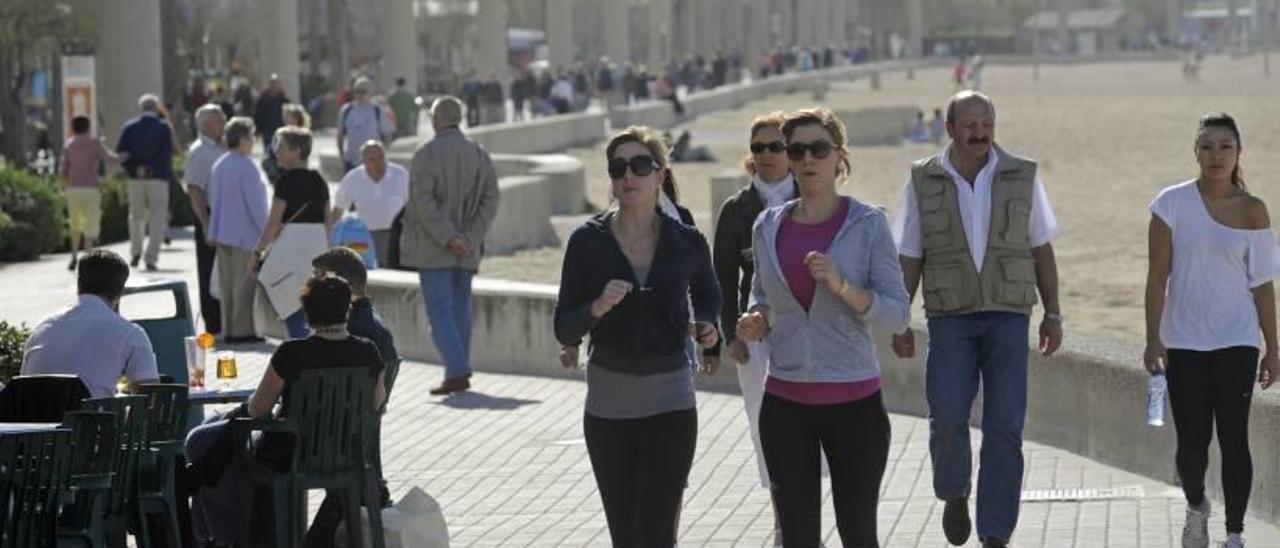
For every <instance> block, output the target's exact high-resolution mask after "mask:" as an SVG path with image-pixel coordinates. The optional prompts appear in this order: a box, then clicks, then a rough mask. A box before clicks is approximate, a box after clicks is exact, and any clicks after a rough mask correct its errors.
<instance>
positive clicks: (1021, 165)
mask: <svg viewBox="0 0 1280 548" xmlns="http://www.w3.org/2000/svg"><path fill="white" fill-rule="evenodd" d="M996 152H997V154H998V155H999V160H998V161H997V162H996V174H995V177H994V178H993V179H992V187H991V225H990V227H989V230H990V235H989V236H988V237H987V253H986V257H985V258H984V260H983V262H982V271H981V272H979V271H978V270H977V268H975V266H974V264H973V255H972V254H971V253H970V252H969V239H968V238H967V237H965V231H964V224H963V223H962V222H961V220H960V203H959V200H958V198H957V195H956V187H955V182H953V181H952V179H951V175H950V174H949V173H947V170H946V169H945V168H943V167H942V161H941V160H940V159H939V157H937V156H934V157H932V158H926V159H924V160H920V161H917V162H915V163H913V164H912V165H911V185H912V187H913V189H914V190H915V193H916V204H917V206H918V207H919V208H920V233H921V236H922V240H923V244H924V270H923V274H924V285H923V292H922V293H923V296H924V309H925V313H926V316H928V317H930V318H932V317H936V316H951V315H956V314H968V313H972V312H986V311H1002V312H1018V313H1022V314H1030V313H1031V307H1032V306H1033V305H1035V304H1036V273H1035V259H1034V258H1033V257H1032V255H1031V245H1030V243H1029V242H1028V240H1027V238H1028V235H1027V224H1028V221H1029V220H1030V217H1031V200H1032V192H1033V190H1034V185H1035V179H1036V164H1035V162H1032V161H1030V160H1025V159H1023V158H1018V157H1016V156H1013V155H1010V154H1009V153H1007V152H1004V151H1003V150H999V149H996Z"/></svg>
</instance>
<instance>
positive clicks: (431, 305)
mask: <svg viewBox="0 0 1280 548" xmlns="http://www.w3.org/2000/svg"><path fill="white" fill-rule="evenodd" d="M475 274H476V273H475V271H472V270H467V269H464V268H428V269H425V270H420V271H418V281H419V283H420V284H421V285H422V298H423V300H424V301H426V305H427V320H428V321H430V322H431V340H432V341H434V342H435V343H436V350H437V351H439V352H440V359H442V360H444V378H446V379H456V378H459V377H466V376H468V375H470V374H471V316H472V309H471V278H472V277H473V276H475Z"/></svg>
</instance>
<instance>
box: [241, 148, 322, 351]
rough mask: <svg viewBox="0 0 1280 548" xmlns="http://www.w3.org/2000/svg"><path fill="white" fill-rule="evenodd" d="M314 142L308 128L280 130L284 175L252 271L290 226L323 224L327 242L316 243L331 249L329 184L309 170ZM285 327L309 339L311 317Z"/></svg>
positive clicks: (288, 320)
mask: <svg viewBox="0 0 1280 548" xmlns="http://www.w3.org/2000/svg"><path fill="white" fill-rule="evenodd" d="M311 142H312V139H311V130H308V129H307V128H303V127H296V126H285V127H282V128H280V129H278V130H276V139H275V147H276V163H277V164H278V165H279V166H280V169H282V170H283V172H282V174H281V175H280V180H279V181H277V182H276V189H275V198H273V199H272V200H271V213H270V214H269V215H268V217H267V227H266V229H264V230H263V231H262V236H261V237H260V238H259V239H258V245H257V246H256V247H255V248H254V252H253V257H252V258H250V259H249V270H250V271H251V272H254V273H257V272H258V268H259V267H260V266H261V265H262V260H263V258H264V257H265V255H266V252H267V250H268V249H269V248H270V247H271V245H272V244H274V243H275V241H276V239H278V238H279V237H280V234H281V233H282V232H283V231H284V230H285V228H286V227H287V226H289V225H302V224H323V225H324V241H323V242H313V243H315V244H316V245H317V246H318V247H319V248H320V249H324V248H327V247H328V242H329V234H330V233H331V232H332V228H333V224H332V222H331V219H330V218H329V214H328V212H329V183H327V182H325V180H324V177H322V176H321V175H320V174H319V173H317V172H316V171H315V170H313V169H307V158H308V157H309V156H310V155H311ZM317 237H318V236H317ZM317 251H319V250H317ZM304 260H305V259H304ZM303 269H305V267H304V268H303ZM282 314H283V313H282ZM284 325H285V328H286V329H287V330H288V332H289V338H290V339H301V338H303V337H306V336H307V318H306V317H305V316H303V314H302V310H298V311H296V312H294V313H292V314H290V315H289V316H287V317H285V318H284Z"/></svg>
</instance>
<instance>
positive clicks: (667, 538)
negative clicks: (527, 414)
mask: <svg viewBox="0 0 1280 548" xmlns="http://www.w3.org/2000/svg"><path fill="white" fill-rule="evenodd" d="M582 423H583V430H584V432H585V434H586V438H587V453H588V454H589V455H590V456H591V469H592V470H593V471H594V472H595V475H596V486H597V487H598V488H599V490H600V499H601V500H602V501H603V502H604V514H605V518H606V519H607V520H608V522H609V536H611V537H612V538H613V546H614V547H615V548H651V547H660V546H672V545H673V544H674V543H675V538H676V513H677V512H678V511H679V509H680V499H681V497H682V496H683V495H684V487H685V482H687V481H688V479H689V468H690V467H691V466H692V465H693V451H694V448H695V446H696V444H697V439H698V413H697V411H695V410H693V409H688V410H684V411H673V412H670V413H662V414H659V415H654V416H652V417H644V418H641V419H602V418H599V417H593V416H591V415H589V414H587V415H585V417H584V418H583V420H582Z"/></svg>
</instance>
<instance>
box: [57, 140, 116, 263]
mask: <svg viewBox="0 0 1280 548" xmlns="http://www.w3.org/2000/svg"><path fill="white" fill-rule="evenodd" d="M71 132H72V133H73V135H72V136H71V139H69V140H67V144H65V145H63V147H62V164H61V165H60V166H59V168H58V174H59V175H61V176H62V177H63V178H64V179H66V182H67V192H66V196H67V221H68V224H69V225H70V226H69V228H70V230H69V231H68V232H69V233H70V236H71V264H69V265H67V269H68V270H75V269H76V253H78V252H80V251H82V250H85V249H89V248H92V247H93V246H95V245H97V244H98V233H99V229H100V228H101V224H102V191H101V190H100V189H99V186H100V185H101V184H102V174H101V171H100V170H101V169H103V167H104V164H105V162H112V163H118V158H117V157H116V155H115V153H114V152H111V151H110V150H107V147H106V145H103V144H102V139H100V138H98V137H96V136H93V135H90V134H89V119H88V118H87V117H84V116H76V117H75V118H72V119H71Z"/></svg>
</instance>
